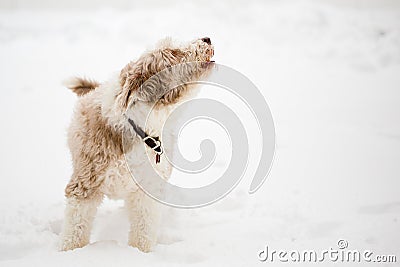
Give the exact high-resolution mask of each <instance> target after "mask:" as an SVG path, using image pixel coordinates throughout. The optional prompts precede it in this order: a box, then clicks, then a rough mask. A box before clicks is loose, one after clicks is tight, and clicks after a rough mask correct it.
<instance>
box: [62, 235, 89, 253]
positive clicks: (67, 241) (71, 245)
mask: <svg viewBox="0 0 400 267" xmlns="http://www.w3.org/2000/svg"><path fill="white" fill-rule="evenodd" d="M87 244H89V242H88V241H86V240H80V239H77V238H63V239H62V240H61V245H60V251H68V250H73V249H76V248H82V247H84V246H86V245H87Z"/></svg>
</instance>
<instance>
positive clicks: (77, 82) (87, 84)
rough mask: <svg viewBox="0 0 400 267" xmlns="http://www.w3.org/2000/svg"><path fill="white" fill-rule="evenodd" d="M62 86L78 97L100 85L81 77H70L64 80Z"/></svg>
mask: <svg viewBox="0 0 400 267" xmlns="http://www.w3.org/2000/svg"><path fill="white" fill-rule="evenodd" d="M63 84H64V86H66V87H67V88H69V89H71V90H72V92H74V93H75V94H77V95H78V96H82V95H85V94H87V93H89V92H90V91H92V90H94V89H96V87H98V86H99V85H100V83H98V82H97V81H95V80H92V79H86V78H81V77H72V78H70V79H67V80H65V81H64V82H63Z"/></svg>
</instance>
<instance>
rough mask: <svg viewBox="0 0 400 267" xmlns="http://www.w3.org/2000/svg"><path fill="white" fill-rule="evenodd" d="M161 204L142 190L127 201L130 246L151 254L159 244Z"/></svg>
mask: <svg viewBox="0 0 400 267" xmlns="http://www.w3.org/2000/svg"><path fill="white" fill-rule="evenodd" d="M159 205H160V204H159V203H158V202H157V201H155V200H154V199H152V198H150V197H149V196H147V195H146V194H145V193H144V192H143V191H141V190H140V189H139V190H138V191H137V192H135V193H132V194H131V195H130V196H129V197H128V198H127V199H125V206H126V208H127V210H128V214H129V221H130V232H129V245H130V246H132V247H137V248H138V249H139V250H141V251H143V252H150V251H151V250H152V248H153V247H154V246H155V245H156V243H157V235H158V228H159V223H160V212H159Z"/></svg>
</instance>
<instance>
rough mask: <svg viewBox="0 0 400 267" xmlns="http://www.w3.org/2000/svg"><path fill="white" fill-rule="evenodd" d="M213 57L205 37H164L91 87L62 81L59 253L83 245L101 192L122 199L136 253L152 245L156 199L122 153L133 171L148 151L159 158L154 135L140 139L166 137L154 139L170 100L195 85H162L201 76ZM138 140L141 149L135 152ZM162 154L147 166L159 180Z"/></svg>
mask: <svg viewBox="0 0 400 267" xmlns="http://www.w3.org/2000/svg"><path fill="white" fill-rule="evenodd" d="M213 55H214V48H213V46H212V44H211V40H210V38H207V37H206V38H201V39H196V40H194V41H192V42H190V43H188V44H186V45H184V46H178V45H175V44H173V43H172V41H170V40H169V39H165V40H163V41H161V42H160V43H159V44H158V46H157V47H156V48H155V49H154V50H152V51H147V52H145V53H144V54H143V55H142V56H140V57H139V59H137V60H136V61H131V62H130V63H129V64H128V65H126V66H125V67H124V68H123V69H122V71H121V72H120V73H119V75H115V77H113V78H112V79H111V80H109V81H108V82H105V83H102V84H99V83H97V82H95V81H93V80H88V79H82V78H73V79H70V80H69V81H68V83H67V84H66V85H67V87H68V88H70V89H71V90H72V91H74V92H75V93H76V94H77V95H78V96H79V99H78V102H77V105H76V107H75V111H74V115H73V119H72V122H71V125H70V127H69V130H68V145H69V148H70V151H71V155H72V163H73V174H72V177H71V179H70V181H69V183H68V185H67V186H66V188H65V195H66V197H67V206H66V210H65V220H64V228H63V232H62V240H61V242H62V245H61V249H62V250H71V249H75V248H80V247H83V246H85V245H87V244H88V243H89V241H90V232H91V227H92V223H93V220H94V217H95V214H96V211H97V207H98V206H99V205H100V204H101V202H102V200H103V197H104V195H106V196H107V197H109V198H112V199H124V201H125V206H126V208H127V210H128V214H129V220H130V231H129V245H131V246H133V247H137V248H138V249H140V250H141V251H143V252H149V251H151V249H152V248H153V247H154V245H155V244H156V243H157V233H158V225H159V220H160V212H159V210H158V205H160V204H159V203H158V202H157V201H155V200H153V199H152V198H151V197H149V196H147V195H146V194H145V193H144V192H143V191H142V190H141V189H140V188H139V187H138V185H137V184H136V183H135V182H134V180H133V179H132V176H131V174H130V172H129V170H128V168H127V166H126V161H125V158H126V159H127V161H129V162H128V164H129V166H130V168H135V166H136V167H139V166H140V164H141V163H142V162H143V161H144V160H149V157H148V154H153V155H152V156H154V157H159V156H157V155H159V154H160V153H158V152H160V151H159V150H157V149H159V148H157V147H155V144H157V140H154V139H152V138H145V137H146V136H147V135H149V136H157V137H160V139H165V138H173V137H172V135H171V136H166V135H168V133H167V134H166V133H163V136H162V132H161V128H162V126H163V124H164V122H165V120H166V119H167V117H168V115H169V114H170V112H171V111H172V109H173V108H174V107H175V106H176V104H177V103H179V102H180V100H181V99H183V98H184V97H187V96H189V95H191V93H192V92H193V89H194V87H195V86H196V85H195V84H191V85H189V84H183V85H180V86H178V87H176V88H173V89H172V90H171V89H170V88H168V87H169V84H170V83H171V82H172V81H176V80H177V79H178V80H179V79H183V80H185V82H187V81H190V80H196V79H198V78H199V77H203V76H204V75H208V74H209V73H210V69H211V68H210V66H212V65H213V63H212V62H213V61H211V57H212V56H213ZM187 62H192V63H194V64H192V65H190V67H187V68H186V69H185V72H184V74H183V76H182V73H181V74H180V76H176V75H174V73H172V72H171V73H170V75H164V76H163V77H162V78H160V79H158V80H157V83H152V84H151V85H150V86H143V84H144V83H145V81H147V80H148V79H149V78H150V77H152V76H153V75H155V74H157V73H159V72H160V71H163V70H165V69H166V68H170V67H172V66H175V65H178V64H181V63H187ZM167 89H168V90H167ZM149 106H152V107H153V108H154V111H153V112H152V113H151V114H150V116H149V117H148V118H147V121H146V117H147V114H145V111H146V110H147V109H148V107H149ZM126 114H129V115H128V116H126ZM135 127H136V129H135ZM141 127H146V128H145V129H144V128H143V129H142V128H141ZM142 135H145V136H142ZM143 138H145V140H143ZM144 141H146V142H145V143H146V145H147V147H146V152H143V151H144V150H143V149H138V146H143V145H144ZM169 143H174V142H169ZM152 148H153V149H152ZM164 149H165V150H166V149H173V148H171V147H164ZM124 152H125V154H124ZM125 156H126V157H125ZM163 157H164V155H161V159H159V158H158V159H157V161H159V163H158V164H155V162H153V163H152V165H153V166H154V168H156V170H157V172H158V173H160V174H161V175H162V177H163V178H164V179H168V178H169V176H170V174H171V170H172V166H170V163H169V162H168V161H167V160H163ZM141 176H142V177H141V179H146V173H143V174H142V175H141Z"/></svg>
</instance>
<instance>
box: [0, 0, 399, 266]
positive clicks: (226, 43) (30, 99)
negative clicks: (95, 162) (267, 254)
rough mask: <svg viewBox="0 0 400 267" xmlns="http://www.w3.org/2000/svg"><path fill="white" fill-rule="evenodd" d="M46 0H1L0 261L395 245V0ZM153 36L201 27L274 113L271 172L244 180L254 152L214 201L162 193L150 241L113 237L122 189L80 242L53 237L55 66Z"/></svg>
mask: <svg viewBox="0 0 400 267" xmlns="http://www.w3.org/2000/svg"><path fill="white" fill-rule="evenodd" d="M60 2H61V1H58V2H54V1H43V2H42V3H43V4H44V5H47V6H48V7H49V8H41V4H40V2H33V1H32V2H28V1H1V2H0V7H1V9H0V73H1V74H0V77H1V84H2V85H1V87H0V90H1V97H0V111H1V115H2V116H1V117H2V118H1V133H0V135H1V138H0V147H1V149H0V159H1V161H0V162H1V168H0V179H1V182H2V183H1V187H0V195H1V197H0V214H1V215H0V266H180V265H189V266H258V265H260V266H262V265H267V264H270V263H267V262H260V261H259V260H258V258H257V255H258V252H259V251H260V250H262V249H264V247H265V245H268V246H269V247H270V248H271V249H275V250H280V249H284V250H288V251H290V250H294V249H299V250H302V249H309V250H311V249H313V250H316V251H322V250H325V249H329V248H330V247H333V248H337V245H336V243H337V241H338V240H339V239H345V240H346V241H348V243H349V248H350V249H358V250H364V249H368V250H371V251H373V252H374V253H375V254H395V255H397V261H398V262H399V261H400V251H399V248H400V231H399V229H400V221H399V220H400V164H399V162H400V123H399V122H400V4H399V3H398V2H396V1H379V0H375V1H374V0H369V1H355V0H353V1H343V0H342V1H334V0H330V1H328V0H326V1H272V0H270V1H260V2H257V1H239V2H234V3H231V1H228V0H226V1H211V0H210V1H209V0H207V1H201V2H200V1H199V2H197V4H194V3H190V2H188V1H182V2H180V1H170V2H169V3H167V1H164V2H160V3H158V2H156V1H150V2H147V3H146V4H144V3H140V4H139V1H138V2H128V1H122V0H120V1H117V2H116V4H115V6H116V8H111V7H109V6H107V4H106V3H107V1H99V2H101V3H102V4H101V5H100V6H96V5H94V4H93V3H94V1H88V2H85V4H82V8H73V7H72V6H73V5H74V3H75V4H76V5H78V4H79V2H78V1H64V2H61V3H60ZM140 2H143V1H140ZM18 3H19V4H20V5H21V3H25V6H24V4H22V6H20V7H19V8H14V7H15V6H16V5H18ZM55 3H60V6H62V7H65V8H57V5H56V4H55ZM89 3H90V4H89ZM165 36H172V37H173V38H175V39H177V40H191V39H193V38H195V37H203V36H209V37H211V39H212V40H213V42H214V44H215V48H216V55H215V60H216V61H217V62H219V63H221V64H224V65H228V66H230V67H233V68H235V69H236V70H238V71H240V72H242V73H243V74H245V75H246V76H247V77H249V78H250V79H251V80H252V81H253V82H254V83H255V84H256V85H257V86H258V88H259V89H260V90H262V93H263V94H264V96H265V98H266V100H267V101H268V103H269V105H270V108H271V110H272V113H273V116H274V119H275V124H276V135H277V144H276V148H277V149H276V158H275V162H274V165H273V168H272V170H271V173H270V176H269V177H268V179H267V181H266V182H265V184H264V185H263V186H262V187H261V189H260V190H259V191H257V192H256V193H255V194H254V195H249V194H247V190H248V188H249V184H250V181H251V177H252V174H253V173H254V170H255V166H256V164H255V161H256V159H255V160H252V161H251V162H252V164H250V166H249V170H248V173H247V174H246V176H245V177H244V179H243V181H242V182H241V184H240V185H239V186H238V188H236V189H235V190H234V191H233V192H231V193H230V194H229V195H228V196H227V197H226V198H224V199H223V200H221V201H220V202H218V203H216V204H214V205H211V206H208V207H205V208H201V209H195V210H177V209H172V208H166V214H165V216H164V220H163V221H164V223H163V227H162V231H161V234H160V240H159V243H160V244H159V245H158V246H157V247H156V248H155V251H154V252H152V253H149V254H143V253H141V252H139V251H138V250H137V249H134V248H131V247H128V246H127V245H126V242H127V231H128V223H127V219H126V214H125V213H124V211H123V210H122V203H121V202H115V201H109V200H106V201H105V202H104V204H103V206H102V207H101V208H100V210H99V214H98V217H97V219H96V221H95V226H94V229H93V233H92V239H91V244H90V245H89V246H87V247H84V248H82V249H77V250H74V251H70V252H58V241H59V234H60V231H61V227H62V220H63V210H64V196H63V189H64V186H65V184H66V183H67V181H68V179H69V176H70V174H71V164H70V158H69V152H68V150H67V147H66V128H67V126H68V122H69V120H70V116H71V113H72V108H73V105H74V102H75V99H76V97H75V96H74V95H73V94H72V93H71V92H69V91H68V90H67V89H65V88H63V87H62V86H61V81H62V80H63V79H65V78H66V77H69V76H71V75H74V74H78V75H79V74H84V75H87V76H88V77H94V78H96V79H99V80H106V79H107V78H108V76H109V75H110V74H111V73H112V72H113V71H118V70H119V69H121V67H123V66H124V65H125V64H126V63H127V62H128V61H129V60H131V59H134V58H135V57H137V56H138V55H140V54H141V53H142V52H143V50H144V49H146V48H147V47H151V46H152V45H153V44H154V43H155V42H156V41H157V40H159V39H160V38H163V37H165ZM203 95H207V91H204V92H203ZM252 134H256V133H252ZM252 157H255V156H252ZM226 160H228V159H226ZM253 163H254V164H253ZM222 165H223V164H222ZM217 167H218V166H217ZM397 264H399V263H397ZM280 265H282V263H279V262H275V263H274V266H280ZM293 265H295V266H308V265H309V264H307V263H304V264H300V263H294V264H293ZM331 265H332V266H336V265H338V263H331V262H329V261H327V262H325V263H321V266H331ZM368 266H398V265H396V264H394V263H391V264H386V265H385V264H378V263H370V264H368Z"/></svg>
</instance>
